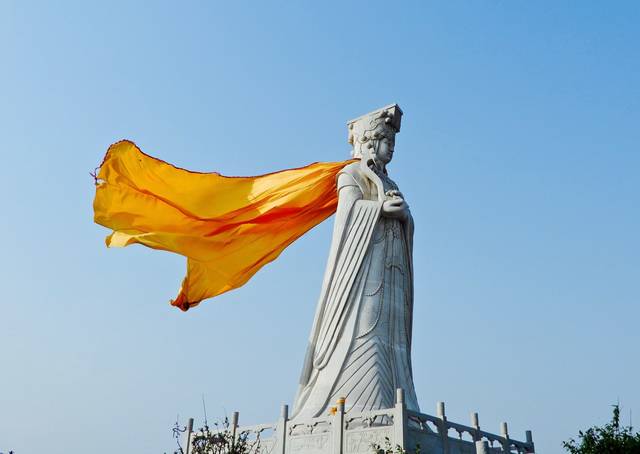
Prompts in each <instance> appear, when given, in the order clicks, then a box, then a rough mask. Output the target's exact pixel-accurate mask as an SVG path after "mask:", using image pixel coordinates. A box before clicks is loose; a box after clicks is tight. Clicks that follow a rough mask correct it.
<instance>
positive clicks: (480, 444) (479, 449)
mask: <svg viewBox="0 0 640 454" xmlns="http://www.w3.org/2000/svg"><path fill="white" fill-rule="evenodd" d="M489 452H490V451H489V442H488V441H487V440H484V441H476V454H489Z"/></svg>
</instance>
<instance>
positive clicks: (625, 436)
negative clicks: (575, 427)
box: [562, 405, 640, 454]
mask: <svg viewBox="0 0 640 454" xmlns="http://www.w3.org/2000/svg"><path fill="white" fill-rule="evenodd" d="M578 439H579V442H577V441H576V440H574V439H573V438H572V439H570V440H569V441H564V442H562V446H563V447H564V448H565V449H566V450H567V451H569V452H570V453H571V454H640V433H636V434H634V433H633V428H632V427H631V426H629V427H620V407H619V406H618V405H614V406H613V418H612V420H611V422H610V423H609V424H606V425H605V426H604V427H597V426H594V427H591V428H590V429H587V431H586V432H583V431H580V432H578Z"/></svg>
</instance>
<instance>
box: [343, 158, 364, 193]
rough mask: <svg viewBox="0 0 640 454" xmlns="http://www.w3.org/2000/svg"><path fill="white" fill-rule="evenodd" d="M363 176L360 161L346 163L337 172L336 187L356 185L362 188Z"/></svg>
mask: <svg viewBox="0 0 640 454" xmlns="http://www.w3.org/2000/svg"><path fill="white" fill-rule="evenodd" d="M364 185H365V178H364V175H363V174H362V169H361V168H360V161H356V162H352V163H350V164H347V165H346V166H344V167H343V168H342V170H340V172H338V188H340V187H343V186H358V187H359V188H360V190H362V189H363V188H364V187H365V186H364Z"/></svg>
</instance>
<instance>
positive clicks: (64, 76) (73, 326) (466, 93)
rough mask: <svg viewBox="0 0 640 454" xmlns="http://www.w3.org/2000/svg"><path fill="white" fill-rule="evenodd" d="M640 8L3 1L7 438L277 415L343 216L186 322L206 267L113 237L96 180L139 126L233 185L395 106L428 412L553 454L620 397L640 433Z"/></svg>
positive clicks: (60, 439) (156, 440)
mask: <svg viewBox="0 0 640 454" xmlns="http://www.w3.org/2000/svg"><path fill="white" fill-rule="evenodd" d="M639 23H640V3H638V2H635V1H628V2H625V1H616V2H601V1H581V2H577V1H576V2H568V1H536V2H528V1H509V2H507V1H489V0H486V1H471V0H470V1H438V2H435V1H434V2H388V1H385V2H381V1H367V2H213V1H201V2H195V1H190V2H175V1H164V2H163V1H158V2H128V1H127V2H125V1H109V2H82V1H77V2H71V1H67V2H46V1H42V2H39V3H38V2H23V1H17V0H16V1H11V0H9V1H7V0H4V1H1V2H0V57H1V61H2V64H1V70H0V132H1V134H0V156H1V161H0V197H1V201H2V213H3V214H2V216H1V217H0V238H2V248H1V253H0V283H1V284H2V297H1V302H0V306H1V307H2V310H1V311H0V452H3V451H8V450H9V449H13V450H15V451H16V453H17V454H29V453H42V452H47V453H50V454H62V453H65V454H67V453H75V452H78V453H79V452H91V453H92V454H107V453H109V454H110V453H114V452H126V453H148V454H160V453H162V452H165V451H169V450H172V449H173V447H174V445H173V441H172V438H171V426H172V425H173V424H174V422H175V420H176V415H178V414H179V417H180V421H182V422H183V423H184V421H185V420H186V418H188V417H195V418H196V420H197V423H201V422H202V404H201V396H202V394H204V395H205V399H206V402H207V410H208V413H209V417H210V419H214V418H217V417H222V416H224V415H225V414H230V413H231V412H232V411H234V410H239V411H240V419H241V422H243V423H258V422H267V421H272V420H275V419H276V418H277V416H278V414H279V407H280V405H281V404H282V403H285V402H289V403H290V402H291V401H292V399H293V397H294V393H295V391H296V387H297V380H298V376H299V373H300V369H301V366H302V361H303V356H304V352H305V347H306V342H307V337H308V334H309V330H310V328H311V322H312V317H313V313H314V310H315V305H316V299H317V296H318V292H319V289H320V284H321V280H322V273H323V269H324V266H325V261H326V256H327V251H328V247H329V241H330V233H331V225H332V221H327V222H325V223H324V224H322V225H320V226H319V227H317V228H316V229H314V230H313V231H311V232H310V233H309V234H307V235H306V236H305V237H303V238H302V239H300V240H299V241H298V242H296V243H295V244H293V245H292V246H291V247H290V248H289V249H287V250H286V251H285V252H284V253H283V255H282V256H281V257H280V258H279V259H278V260H277V261H276V262H274V263H272V264H270V265H268V266H266V267H265V268H264V269H263V270H262V271H261V272H260V273H258V274H257V275H256V276H255V277H254V278H253V279H252V280H251V281H250V282H249V283H248V284H247V285H246V286H244V287H243V288H241V289H239V290H236V291H233V292H231V293H229V294H226V295H223V296H221V297H219V298H217V299H214V300H211V301H208V302H205V303H203V304H202V305H201V306H199V307H198V308H196V309H194V310H192V311H189V312H187V313H181V312H180V311H178V310H177V309H175V308H173V307H170V306H169V305H168V301H169V299H170V298H172V297H174V296H175V294H176V292H177V290H178V287H179V284H180V282H181V279H182V277H183V274H184V271H185V260H184V258H182V257H179V256H174V255H172V254H169V253H163V252H158V251H153V250H149V249H145V248H143V247H139V246H134V247H130V248H126V249H114V250H108V249H106V248H105V246H104V242H103V241H104V237H105V236H106V235H107V234H108V233H109V232H108V231H107V230H106V229H104V228H102V227H100V226H98V225H95V224H93V222H92V207H91V203H92V199H93V194H94V186H93V180H92V178H91V177H90V176H89V172H91V171H93V170H94V168H95V167H96V166H97V165H98V164H99V163H100V162H101V160H102V157H103V155H104V153H105V151H106V149H107V147H108V146H109V144H110V143H112V142H115V141H117V140H119V139H122V138H128V139H131V140H134V141H135V142H136V143H137V144H138V145H139V146H140V147H141V148H142V150H144V151H145V152H147V153H149V154H151V155H154V156H157V157H159V158H162V159H164V160H166V161H168V162H171V163H174V164H176V165H179V166H182V167H186V168H188V169H193V170H200V171H218V172H221V173H223V174H227V175H255V174H260V173H265V172H270V171H274V170H279V169H285V168H291V167H298V166H301V165H304V164H307V163H310V162H314V161H328V160H341V159H345V158H347V157H348V154H349V146H348V145H347V143H346V137H347V130H346V126H345V123H346V121H347V120H349V119H351V118H353V117H356V116H359V115H361V114H364V113H366V112H368V111H370V110H373V109H375V108H378V107H381V106H383V105H386V104H389V103H392V102H397V103H399V104H400V106H401V107H402V108H403V110H404V112H405V116H404V119H403V125H402V132H401V133H400V134H399V136H398V138H397V146H396V154H395V161H394V162H393V163H392V164H391V166H390V173H391V175H392V177H393V178H394V179H395V180H396V181H397V182H398V183H399V185H400V188H401V190H402V191H403V192H404V194H405V195H406V197H407V199H408V202H409V203H410V205H411V209H412V212H413V215H414V217H415V220H416V225H417V230H416V238H415V250H414V253H415V262H416V263H415V272H416V274H415V279H416V294H415V296H416V301H415V321H414V350H413V361H414V375H415V382H416V388H417V393H418V398H419V402H420V405H421V408H422V410H423V411H424V412H427V413H431V414H434V413H435V407H436V402H437V401H439V400H443V401H445V402H446V405H447V413H448V416H449V418H450V419H452V420H454V421H457V422H462V423H468V422H469V413H470V412H472V411H478V412H479V413H480V423H481V425H482V427H483V428H484V429H486V430H490V431H494V432H498V431H499V424H500V422H501V421H508V422H509V423H510V429H511V433H512V435H513V436H514V437H515V438H520V439H523V438H524V431H525V430H526V429H531V430H533V435H534V440H535V442H536V443H537V447H538V450H537V451H538V452H540V453H558V452H561V445H560V443H561V441H562V440H565V439H567V438H569V437H571V436H575V435H576V434H577V431H578V429H581V428H586V427H588V426H590V425H592V424H602V423H604V422H606V421H607V420H608V419H609V418H610V415H611V406H610V405H611V404H613V403H615V402H616V401H617V400H618V399H619V400H620V402H621V404H622V408H623V410H622V413H623V420H624V422H625V423H628V422H629V412H630V411H631V410H633V411H635V414H636V415H637V416H636V417H635V418H634V419H635V420H636V421H637V422H638V423H640V352H639V347H640V305H639V302H640V301H639V300H640V238H639V234H640V181H639V180H640V27H638V24H639ZM212 203H215V202H214V201H212ZM637 425H638V426H640V424H637Z"/></svg>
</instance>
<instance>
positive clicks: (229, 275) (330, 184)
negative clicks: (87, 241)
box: [93, 140, 351, 311]
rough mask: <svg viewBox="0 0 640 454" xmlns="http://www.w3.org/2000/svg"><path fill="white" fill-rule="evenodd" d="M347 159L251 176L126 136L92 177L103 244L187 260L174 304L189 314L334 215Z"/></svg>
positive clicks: (95, 211)
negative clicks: (161, 153)
mask: <svg viewBox="0 0 640 454" xmlns="http://www.w3.org/2000/svg"><path fill="white" fill-rule="evenodd" d="M349 162H351V161H344V162H329V163H314V164H310V165H308V166H306V167H302V168H299V169H290V170H283V171H280V172H275V173H270V174H266V175H261V176H257V177H226V176H223V175H220V174H218V173H199V172H190V171H188V170H184V169H180V168H177V167H174V166H172V165H170V164H168V163H166V162H164V161H161V160H159V159H156V158H153V157H151V156H148V155H146V154H144V153H143V152H142V151H140V149H139V148H138V147H137V146H136V145H135V144H134V143H133V142H130V141H127V140H123V141H121V142H117V143H115V144H113V145H111V147H109V150H108V151H107V154H106V156H105V158H104V161H103V163H102V165H101V166H100V170H99V172H98V174H97V175H96V195H95V199H94V202H93V209H94V220H95V222H96V223H98V224H100V225H103V226H105V227H108V228H110V229H112V230H113V233H112V234H111V235H109V236H108V237H107V239H106V243H107V246H110V247H123V246H128V245H130V244H134V243H138V244H143V245H145V246H148V247H151V248H154V249H161V250H165V251H171V252H175V253H177V254H181V255H184V256H185V257H187V276H186V277H185V278H184V280H183V282H182V287H181V289H180V292H179V294H178V296H177V297H176V298H175V299H174V300H172V301H171V304H172V305H174V306H177V307H179V308H180V309H182V310H185V311H186V310H187V309H189V308H190V307H194V306H196V305H198V304H199V303H200V301H202V300H204V299H206V298H211V297H214V296H216V295H220V294H221V293H224V292H227V291H229V290H232V289H234V288H238V287H240V286H241V285H243V284H244V283H245V282H247V281H248V280H249V279H250V278H251V276H253V275H254V274H255V273H256V272H257V271H258V270H259V269H260V268H262V267H263V266H264V265H266V264H267V263H269V262H271V261H272V260H274V259H276V258H277V257H278V255H280V253H281V252H282V251H283V250H284V249H285V248H286V247H287V246H288V245H290V244H291V243H292V242H293V241H295V240H296V239H297V238H299V237H300V236H302V235H303V234H304V233H305V232H307V231H308V230H310V229H311V228H313V227H314V226H316V225H317V224H319V223H320V222H322V221H323V220H325V219H326V218H327V217H329V216H331V215H332V214H333V213H334V212H335V211H336V206H337V200H338V199H337V194H336V175H337V174H338V172H339V171H340V170H341V169H342V168H344V167H345V165H347V164H348V163H349Z"/></svg>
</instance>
